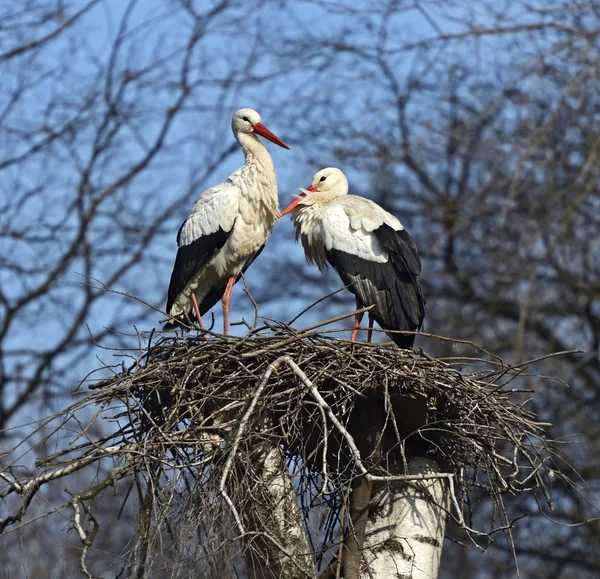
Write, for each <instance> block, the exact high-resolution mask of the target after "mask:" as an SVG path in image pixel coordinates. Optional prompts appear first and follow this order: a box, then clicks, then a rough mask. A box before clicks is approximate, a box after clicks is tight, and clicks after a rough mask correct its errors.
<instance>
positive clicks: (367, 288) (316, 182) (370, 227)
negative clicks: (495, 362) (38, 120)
mask: <svg viewBox="0 0 600 579" xmlns="http://www.w3.org/2000/svg"><path fill="white" fill-rule="evenodd" d="M301 191H302V193H301V194H300V195H298V196H297V197H296V199H294V200H293V201H292V202H291V203H290V204H289V205H288V206H287V207H286V208H285V209H284V210H283V211H282V212H281V215H286V214H287V213H290V212H291V211H293V212H294V214H293V216H292V219H293V222H294V226H295V228H296V239H298V237H300V239H301V240H302V245H303V247H304V252H305V254H306V259H307V260H308V262H309V263H313V262H314V263H316V264H317V266H318V267H319V269H320V270H321V271H323V270H324V269H325V268H326V267H327V263H329V264H331V266H332V267H333V268H334V269H335V270H336V271H337V273H338V274H339V276H340V277H341V278H342V281H343V282H344V284H346V285H347V286H348V289H349V290H350V291H351V292H352V293H353V294H354V295H355V297H356V308H357V309H362V308H365V307H369V306H373V307H372V309H371V310H369V337H368V339H369V341H370V339H371V329H372V327H373V320H375V321H376V322H377V323H378V324H379V325H380V326H381V327H382V328H383V329H384V330H386V331H389V330H404V331H416V330H419V329H420V328H421V325H422V324H423V318H424V316H425V298H424V297H423V292H422V291H421V287H420V286H419V282H418V281H417V276H418V275H419V273H420V272H421V261H420V259H419V254H418V253H417V248H416V246H415V244H414V242H413V240H412V239H411V237H410V235H409V234H408V233H407V232H406V230H405V229H404V227H402V224H401V223H400V221H398V219H396V218H395V217H394V216H393V215H391V214H390V213H388V212H387V211H384V210H383V209H382V208H381V207H380V206H379V205H377V204H376V203H374V202H373V201H370V200H369V199H364V198H363V197H357V196H356V195H348V179H347V178H346V175H344V173H342V171H340V170H339V169H335V168H332V167H329V168H327V169H323V170H321V171H319V172H318V173H317V174H316V175H315V176H314V178H313V182H312V185H311V186H310V187H309V188H308V189H301ZM362 316H363V314H356V317H355V321H354V331H353V332H352V337H351V340H352V341H354V340H356V336H357V334H358V330H359V327H360V322H361V319H362ZM388 335H389V336H390V338H392V340H394V342H396V344H397V345H398V346H399V347H401V348H410V347H412V345H413V342H414V339H415V336H414V334H396V333H390V334H388Z"/></svg>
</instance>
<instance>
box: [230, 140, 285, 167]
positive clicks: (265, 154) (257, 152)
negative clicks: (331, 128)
mask: <svg viewBox="0 0 600 579" xmlns="http://www.w3.org/2000/svg"><path fill="white" fill-rule="evenodd" d="M235 137H236V139H237V142H238V143H239V144H240V147H242V151H244V157H245V158H246V165H258V166H259V167H260V168H261V169H262V170H263V171H264V172H272V173H273V175H274V174H275V169H274V167H273V160H272V159H271V155H270V153H269V151H268V149H267V147H265V145H264V144H263V142H262V141H261V140H260V139H259V138H258V137H257V136H256V135H254V134H249V133H238V134H236V135H235Z"/></svg>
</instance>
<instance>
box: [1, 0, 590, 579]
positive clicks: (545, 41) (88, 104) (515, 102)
mask: <svg viewBox="0 0 600 579" xmlns="http://www.w3.org/2000/svg"><path fill="white" fill-rule="evenodd" d="M116 4H117V3H113V2H109V1H108V0H104V1H95V2H89V3H88V4H78V3H74V2H73V3H68V2H59V1H57V2H50V1H41V0H40V1H37V2H34V1H30V2H26V3H23V4H22V6H21V7H20V8H19V10H18V11H17V10H15V9H14V6H11V5H7V6H3V7H2V8H0V23H1V24H0V26H1V28H0V75H1V79H2V83H1V86H2V90H1V92H0V177H1V180H0V183H1V187H2V190H3V194H2V198H1V201H0V244H1V248H2V249H1V251H0V344H1V349H0V429H1V428H3V427H4V428H6V427H7V426H11V425H12V426H14V425H16V424H18V423H20V422H24V419H23V420H17V417H18V416H19V413H20V412H21V413H23V415H24V416H25V415H27V416H29V415H33V417H34V418H35V417H36V416H37V415H38V412H37V410H36V409H35V407H34V406H33V403H34V402H35V401H39V400H40V398H41V397H42V395H45V396H46V400H48V398H49V397H52V398H54V396H55V395H56V394H58V393H59V392H64V391H65V390H66V391H70V390H71V389H72V384H73V383H74V378H75V377H81V376H84V375H85V373H86V372H87V371H88V370H89V369H90V365H89V360H90V358H91V357H92V356H93V353H94V352H96V350H94V344H93V340H92V339H91V338H90V336H89V333H88V332H87V330H86V327H85V324H86V322H92V323H93V324H94V325H95V327H106V328H112V327H117V328H119V330H121V331H125V332H128V331H129V330H130V328H131V326H132V325H133V324H137V323H143V322H146V323H148V320H151V323H150V325H154V324H155V323H156V320H157V319H158V318H159V315H158V314H157V313H155V312H151V311H149V310H148V309H147V308H145V307H143V306H142V305H136V304H135V303H132V302H130V301H126V300H123V299H121V298H120V297H119V296H115V295H110V294H106V293H104V292H102V291H98V290H97V289H94V288H93V286H94V285H96V286H97V285H100V284H94V283H91V284H90V278H97V279H99V280H100V282H101V283H103V284H106V285H107V286H110V287H113V288H117V289H119V290H122V291H123V292H125V293H129V294H131V295H135V296H137V297H140V298H141V299H144V300H146V301H148V302H150V303H152V304H155V305H158V306H159V307H161V306H162V302H163V293H164V288H165V287H166V286H165V279H164V274H165V271H168V268H169V266H170V260H171V259H172V254H171V253H168V252H166V250H165V248H166V247H173V253H174V245H173V232H174V231H176V230H177V227H178V226H179V223H178V217H181V216H183V215H184V214H185V212H186V210H187V209H188V208H189V203H190V201H191V199H192V198H193V197H194V196H195V195H196V194H197V192H198V191H199V190H202V188H203V187H204V186H205V185H207V184H208V181H207V180H208V179H212V178H213V177H214V172H215V170H217V168H219V167H221V166H222V163H223V161H224V160H226V159H227V156H228V154H229V152H230V151H231V149H230V143H231V139H230V135H229V133H228V130H227V127H222V126H219V127H215V126H213V125H214V123H213V122H212V121H213V119H214V117H215V114H221V113H223V118H228V116H229V114H230V112H231V110H233V109H235V108H237V105H238V104H240V103H239V102H238V100H237V97H238V96H240V95H250V96H251V97H252V103H256V107H257V108H259V105H260V104H261V103H263V102H264V107H265V108H264V110H265V111H276V112H277V120H278V121H279V120H280V119H285V122H286V130H285V131H278V132H281V133H282V135H284V138H285V139H286V140H288V139H289V140H290V141H291V142H292V145H294V143H295V142H301V143H302V147H300V148H297V147H295V146H293V148H294V153H296V154H297V155H298V157H296V158H297V159H299V161H298V162H297V164H298V167H296V169H295V170H294V171H295V172H294V174H293V175H291V176H288V177H284V182H285V185H286V187H289V189H288V188H286V187H280V190H281V192H282V193H281V194H282V196H283V195H289V194H290V193H291V192H292V191H293V189H292V188H295V187H297V186H306V185H307V181H306V179H307V178H310V175H312V173H313V172H314V169H315V168H320V167H321V166H324V165H332V164H339V165H340V166H341V167H342V168H343V169H344V170H345V171H346V172H347V173H348V174H349V175H350V177H351V186H352V190H353V191H354V192H356V193H359V194H364V195H366V196H368V197H371V198H374V199H375V200H377V201H378V202H380V203H382V204H383V205H384V206H386V208H387V209H389V210H390V211H392V212H394V213H395V214H397V215H398V216H399V217H400V218H401V219H402V220H403V221H405V222H406V225H407V226H408V227H409V229H410V231H411V233H414V237H415V238H416V240H417V243H418V246H419V249H420V253H421V255H422V256H423V258H424V263H425V267H424V274H423V278H424V281H425V284H426V290H427V297H428V307H429V309H428V316H427V326H426V330H430V331H433V332H435V333H438V334H448V335H451V336H452V337H459V338H467V339H473V340H475V341H477V342H480V343H483V344H484V345H485V346H486V347H488V348H489V349H491V350H493V351H497V352H498V353H502V354H503V355H504V357H505V358H506V359H507V360H511V361H514V362H519V361H523V360H525V359H529V358H534V357H536V356H538V355H543V354H546V353H548V352H552V351H558V350H565V349H570V348H581V349H584V350H586V353H585V354H572V355H570V357H569V358H568V359H562V360H561V361H558V360H552V361H546V362H544V363H543V364H540V366H539V368H537V370H539V371H540V372H543V373H546V374H555V375H558V376H560V377H561V378H563V379H564V380H566V381H568V382H569V384H570V386H571V387H570V388H566V387H565V386H564V384H562V383H560V382H559V381H557V382H555V383H554V384H555V386H554V387H553V388H551V387H549V386H548V385H546V386H545V387H544V392H543V400H544V402H543V404H541V403H540V406H539V408H538V410H539V412H540V413H541V414H542V416H543V417H545V418H547V419H548V420H550V421H551V422H553V423H554V424H555V427H554V428H555V430H554V432H553V433H552V434H553V436H554V438H558V437H561V436H564V437H565V442H572V441H573V440H574V439H575V438H576V439H577V440H579V441H580V443H579V444H577V445H572V446H570V447H567V455H568V457H569V460H570V464H569V465H562V466H563V467H566V468H572V469H573V470H574V471H575V470H576V471H578V472H579V473H580V474H581V475H582V476H583V478H584V479H585V480H586V481H587V483H588V488H587V489H582V493H581V495H579V496H578V495H576V494H573V493H572V492H567V491H566V490H565V489H564V488H562V486H560V485H556V488H554V492H555V511H554V513H545V514H546V515H547V516H550V517H553V518H555V519H557V520H558V521H559V522H560V523H563V524H564V525H567V526H563V527H558V526H554V525H551V524H550V523H549V522H548V521H547V520H546V519H545V518H544V516H543V515H542V514H538V515H535V516H530V517H529V518H528V519H524V520H522V521H519V523H518V525H517V526H516V528H515V529H513V530H512V534H513V537H514V538H515V545H516V546H517V548H516V554H517V556H518V561H519V563H520V571H521V576H524V577H539V576H547V577H571V576H578V577H586V576H589V577H592V576H596V575H597V573H598V570H599V569H600V552H599V549H598V544H600V527H599V526H598V523H597V522H594V521H592V522H590V523H587V524H580V523H582V522H583V521H586V520H588V519H593V518H594V517H595V516H596V515H597V499H594V496H593V495H594V493H595V494H596V495H597V493H598V491H599V490H600V489H599V487H600V465H599V464H598V461H597V458H596V457H598V456H600V432H599V431H598V428H597V426H596V425H597V423H598V419H599V416H598V414H599V413H600V410H599V409H600V402H599V399H598V393H599V392H600V363H599V361H598V340H599V337H598V336H599V332H600V309H599V308H600V306H599V304H598V288H599V287H600V277H599V275H600V262H599V257H598V256H599V254H600V251H599V249H598V243H599V241H598V239H599V236H598V229H599V227H598V225H599V224H598V209H599V205H600V200H599V188H598V171H599V169H598V166H599V165H598V135H599V134H600V126H599V124H600V123H599V119H598V113H597V110H598V104H599V103H598V97H597V95H598V94H599V91H598V88H599V87H598V68H597V55H598V50H599V46H598V44H599V39H598V35H599V33H600V8H599V7H598V4H597V2H583V1H567V0H552V1H551V2H541V1H539V2H538V1H533V2H525V1H522V0H513V1H507V2H505V3H503V4H502V6H499V5H498V3H497V2H488V1H486V0H484V1H482V2H478V3H476V6H475V5H474V4H473V3H472V2H465V1H463V0H454V1H452V2H445V3H443V5H441V6H440V3H439V2H430V1H426V0H421V1H414V0H410V1H409V0H405V1H402V0H401V1H398V2H390V3H381V5H377V6H373V3H372V2H366V1H365V2H353V3H352V4H350V3H348V4H344V3H339V2H327V1H321V2H305V3H302V4H301V5H300V4H298V5H295V3H287V2H278V3H269V2H265V3H264V4H256V3H245V2H237V1H234V0H231V1H229V2H227V1H224V2H220V3H217V2H213V3H203V2H197V3H193V2H183V1H182V2H170V3H168V4H167V3H165V4H164V5H163V8H162V9H163V10H164V12H155V13H149V14H148V13H144V11H143V10H142V9H141V3H136V2H131V3H129V4H127V5H125V6H122V7H121V8H119V9H117V8H115V6H116ZM118 4H119V5H121V3H118ZM261 8H262V9H264V10H263V12H261ZM106 14H109V15H110V16H106ZM99 23H102V24H99ZM276 23H277V24H278V26H276ZM99 28H101V29H102V30H103V31H104V32H106V34H103V33H102V32H99ZM104 29H106V30H104ZM275 29H276V30H277V32H276V33H274V32H273V31H274V30H275ZM106 37H108V38H111V44H110V46H107V45H106V43H105V41H104V40H103V39H104V38H106ZM24 38H25V39H27V40H26V41H24V40H23V39H24ZM242 47H243V48H242ZM295 75H297V76H295ZM277 79H280V83H282V84H286V89H285V90H283V89H281V85H278V86H279V90H274V91H271V90H269V91H265V87H266V86H271V87H272V86H274V85H273V84H271V85H268V83H270V82H275V85H277ZM253 88H256V90H254V91H253ZM256 94H261V96H260V97H257V96H256ZM234 103H235V104H234ZM244 104H246V103H244ZM253 106H254V104H253ZM260 110H261V113H263V109H260ZM263 115H264V116H266V115H267V113H266V112H264V113H263ZM304 165H307V166H306V169H304ZM308 165H310V166H308ZM315 166H316V167H315ZM280 177H281V172H280ZM292 177H293V180H292ZM280 181H281V179H280ZM286 228H287V229H286ZM290 232H291V228H290V227H289V226H288V225H285V224H282V225H281V227H279V231H277V230H276V232H275V235H274V237H273V239H272V241H271V242H270V244H269V246H271V247H278V248H281V251H280V252H279V253H277V252H275V253H272V254H271V258H272V259H271V260H272V262H273V265H272V266H271V271H273V272H274V273H277V274H278V273H279V272H280V271H282V268H283V267H285V268H286V270H285V271H286V273H287V275H286V279H285V280H283V281H282V280H281V276H279V275H277V276H275V277H274V278H273V279H272V280H269V281H270V283H266V284H264V285H263V286H262V287H260V288H256V289H257V291H256V293H255V294H254V296H255V297H256V298H258V299H259V302H260V303H261V305H263V304H265V303H267V301H268V300H275V299H277V298H279V297H281V295H286V296H295V297H299V298H302V299H303V300H304V301H306V302H307V303H309V302H312V301H313V299H314V298H316V297H320V296H321V295H324V294H325V293H327V290H326V289H325V288H326V284H327V283H329V284H330V286H329V287H330V288H331V289H335V288H336V287H338V286H337V282H335V281H334V280H333V278H329V281H328V282H324V281H323V279H322V278H321V277H320V276H319V275H318V274H317V273H315V272H314V271H306V270H303V269H301V268H300V267H297V268H292V267H290V258H289V252H288V251H287V249H288V248H289V246H290V245H291V240H290V239H284V235H286V234H287V235H288V237H289V236H290V235H291V233H290ZM267 249H268V250H270V248H269V247H268V248H267ZM297 263H299V262H296V261H295V262H294V264H297ZM253 267H255V266H253ZM256 267H260V262H257V264H256ZM80 276H83V277H80ZM253 290H254V288H253ZM253 293H254V291H253ZM342 296H343V294H339V295H338V296H337V298H336V299H337V300H338V301H337V302H335V303H334V307H337V308H345V309H348V308H349V307H351V304H349V303H348V302H347V301H344V297H342ZM328 303H329V302H325V303H324V304H321V306H317V307H316V308H314V309H313V310H312V311H313V312H315V315H319V314H322V316H323V317H326V313H325V309H326V308H327V307H328ZM319 307H321V309H320V310H319V309H318V308H319ZM287 309H288V308H287V307H286V310H285V311H286V317H287ZM281 311H284V310H283V308H282V310H281ZM95 339H96V340H99V341H102V340H109V339H110V341H111V342H112V343H117V344H125V343H129V341H130V338H129V337H128V336H125V335H123V336H121V335H119V334H116V333H114V332H110V331H109V330H108V329H107V330H105V331H104V332H100V333H99V332H96V335H95ZM421 343H422V344H423V346H424V347H425V349H426V350H428V351H429V350H434V351H435V353H437V354H439V355H445V354H448V353H449V352H447V351H446V350H445V349H444V348H443V347H441V346H437V347H436V348H435V349H434V347H433V346H431V345H430V343H429V342H425V341H423V342H421ZM452 353H456V352H455V351H453V352H452ZM100 355H102V354H100ZM521 379H522V382H523V384H525V385H527V386H530V387H536V386H537V381H534V380H533V379H529V378H528V377H527V376H522V378H521ZM25 411H27V412H28V413H29V414H24V412H25ZM4 436H11V431H7V432H5V433H4ZM115 502H117V501H115ZM487 505H488V503H485V502H482V504H481V506H480V507H479V509H480V512H481V514H482V516H485V515H486V509H488V506H487ZM517 507H518V508H522V509H523V511H524V512H525V511H526V512H532V511H533V509H531V508H530V507H531V505H530V504H526V503H522V504H520V505H517ZM108 510H109V507H108V506H107V511H108ZM116 510H118V507H117V506H115V511H116ZM476 512H477V509H476ZM459 540H462V538H461V537H459ZM493 549H494V550H495V551H496V557H494V558H491V557H486V556H485V555H484V556H480V555H479V552H478V551H477V550H475V549H469V550H466V549H464V548H463V547H460V546H456V545H454V544H450V545H448V548H447V549H446V552H445V553H446V554H445V557H444V561H443V562H442V569H443V570H444V569H446V573H447V576H461V577H468V576H473V577H475V576H476V577H485V576H486V573H487V576H490V577H503V576H506V577H512V576H514V563H513V562H512V560H513V553H512V552H510V551H509V550H508V549H509V548H508V543H507V542H506V541H504V540H503V539H501V538H499V539H498V540H497V541H496V542H495V544H494V546H493ZM472 553H475V555H471V554H472ZM498 553H504V554H505V555H506V556H502V557H499V556H498ZM48 557H49V559H51V558H52V557H51V556H50V554H49V555H48ZM469 573H470V575H469ZM586 574H587V575H586Z"/></svg>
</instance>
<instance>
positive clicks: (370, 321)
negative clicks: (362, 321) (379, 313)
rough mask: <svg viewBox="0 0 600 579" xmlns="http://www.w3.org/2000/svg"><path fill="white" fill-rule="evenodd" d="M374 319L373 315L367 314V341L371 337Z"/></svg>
mask: <svg viewBox="0 0 600 579" xmlns="http://www.w3.org/2000/svg"><path fill="white" fill-rule="evenodd" d="M374 321H375V320H374V319H373V316H372V315H371V314H369V331H368V333H367V342H370V341H371V338H372V337H373V322H374Z"/></svg>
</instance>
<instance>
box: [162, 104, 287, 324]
mask: <svg viewBox="0 0 600 579" xmlns="http://www.w3.org/2000/svg"><path fill="white" fill-rule="evenodd" d="M231 129H232V131H233V135H234V137H235V138H236V140H237V142H238V143H239V145H240V147H241V148H242V151H243V152H244V157H245V158H246V163H245V164H244V165H243V166H242V167H240V168H239V169H238V170H237V171H235V172H234V173H232V174H231V175H229V177H228V178H227V179H226V180H225V181H223V182H222V183H219V184H218V185H215V186H214V187H211V188H210V189H207V190H206V191H204V193H202V194H201V195H200V197H199V198H198V200H197V201H196V203H195V204H194V208H193V209H192V212H191V213H190V215H189V217H188V218H187V219H186V220H185V221H184V222H183V225H182V226H181V228H180V229H179V233H178V234H177V245H178V246H179V249H178V251H177V257H176V258H175V266H174V268H173V273H172V274H171V283H170V285H169V294H168V298H167V314H168V315H169V318H170V321H169V322H168V323H167V324H166V325H165V329H173V328H175V327H177V326H179V325H181V323H182V322H184V321H185V320H186V319H187V320H191V319H192V318H193V317H195V318H196V320H197V321H198V323H199V324H200V327H203V325H202V315H204V314H205V313H206V312H207V311H208V310H210V309H211V308H212V307H213V306H214V305H215V304H216V303H217V302H218V301H219V299H222V300H223V333H224V334H225V335H227V331H228V323H229V302H230V299H231V290H232V288H233V285H234V284H235V282H236V281H237V280H238V279H239V278H240V276H241V274H242V273H243V272H244V271H246V269H247V268H248V267H249V266H250V264H251V263H252V262H253V261H254V260H255V259H256V257H257V256H258V254H259V253H260V252H261V251H262V249H263V247H264V246H265V243H266V242H267V239H269V236H270V235H271V231H272V229H273V225H274V223H275V221H277V219H278V218H279V199H278V197H277V179H276V176H275V169H274V168H273V161H272V160H271V155H269V151H268V150H267V148H266V147H265V145H264V144H263V143H262V141H261V140H260V139H259V138H258V135H260V136H261V137H264V138H265V139H268V140H269V141H271V142H273V143H275V144H277V145H279V146H280V147H284V148H285V149H289V147H288V146H287V145H286V144H285V143H284V142H283V141H282V140H281V139H280V138H279V137H277V136H275V135H274V134H273V133H272V132H271V131H269V129H267V128H266V127H265V126H264V125H263V124H262V123H261V118H260V115H259V114H258V113H257V112H256V111H253V110H252V109H240V110H239V111H236V112H235V113H234V115H233V117H232V119H231Z"/></svg>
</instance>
